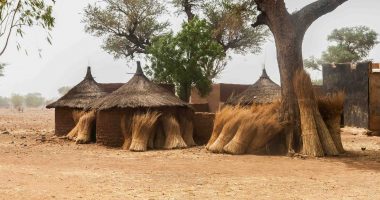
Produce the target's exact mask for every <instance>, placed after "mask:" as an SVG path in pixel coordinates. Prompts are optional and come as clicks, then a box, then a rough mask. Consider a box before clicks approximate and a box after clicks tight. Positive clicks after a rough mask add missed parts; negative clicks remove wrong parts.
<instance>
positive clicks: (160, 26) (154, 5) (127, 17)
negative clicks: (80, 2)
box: [83, 0, 169, 58]
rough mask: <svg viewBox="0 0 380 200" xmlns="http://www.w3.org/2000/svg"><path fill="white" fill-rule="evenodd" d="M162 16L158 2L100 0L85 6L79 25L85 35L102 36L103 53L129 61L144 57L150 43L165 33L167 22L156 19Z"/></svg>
mask: <svg viewBox="0 0 380 200" xmlns="http://www.w3.org/2000/svg"><path fill="white" fill-rule="evenodd" d="M164 13H165V7H164V6H163V4H162V3H161V1H160V0H100V4H94V5H91V4H89V5H88V6H87V8H86V9H85V15H84V20H83V22H84V23H85V30H86V32H87V33H90V34H93V35H94V36H97V37H104V44H103V46H102V48H103V49H104V50H105V51H106V52H108V53H110V54H112V55H113V56H114V57H115V58H133V57H134V56H135V54H145V53H146V48H147V46H149V45H150V43H151V41H150V40H151V39H152V38H153V37H156V36H158V35H161V34H162V33H163V32H165V30H166V28H167V27H168V26H169V23H168V22H166V21H164V22H159V20H158V19H157V18H160V17H161V16H162V14H164Z"/></svg>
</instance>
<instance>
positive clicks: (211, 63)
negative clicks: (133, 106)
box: [147, 18, 225, 102]
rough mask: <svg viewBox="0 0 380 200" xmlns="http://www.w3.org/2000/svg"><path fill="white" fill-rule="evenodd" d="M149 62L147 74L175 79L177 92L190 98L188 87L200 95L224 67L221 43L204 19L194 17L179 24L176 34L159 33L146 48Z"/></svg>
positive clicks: (165, 80) (170, 79)
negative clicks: (180, 25) (194, 88)
mask: <svg viewBox="0 0 380 200" xmlns="http://www.w3.org/2000/svg"><path fill="white" fill-rule="evenodd" d="M149 53H150V56H149V60H150V61H151V63H152V64H151V66H150V68H147V69H148V74H150V75H152V76H153V78H154V79H155V80H156V81H160V82H168V83H174V84H175V85H176V86H177V88H178V96H179V97H180V98H181V99H182V100H184V101H187V102H188V101H189V97H190V94H191V87H192V86H195V87H196V88H197V89H198V91H199V92H200V94H201V95H205V94H207V93H208V92H209V91H210V90H211V84H212V79H213V78H215V77H216V76H217V75H218V74H219V73H220V72H221V71H222V70H223V67H224V65H225V64H224V58H225V53H224V50H223V47H222V46H221V45H220V44H218V43H217V42H216V41H214V40H213V39H212V31H211V29H210V26H209V25H208V24H207V22H206V21H205V20H199V19H197V18H194V19H193V20H191V21H190V22H188V23H184V24H183V25H182V30H181V31H180V32H179V33H178V34H177V35H175V36H173V34H167V35H165V36H161V37H158V38H157V39H156V40H155V41H154V42H153V44H152V46H151V47H150V48H149Z"/></svg>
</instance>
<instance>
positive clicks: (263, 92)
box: [226, 68, 281, 105]
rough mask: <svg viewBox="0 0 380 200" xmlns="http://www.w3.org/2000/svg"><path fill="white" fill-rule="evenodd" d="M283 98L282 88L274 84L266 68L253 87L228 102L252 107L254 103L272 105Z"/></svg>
mask: <svg viewBox="0 0 380 200" xmlns="http://www.w3.org/2000/svg"><path fill="white" fill-rule="evenodd" d="M280 97H281V87H280V86H279V85H277V84H276V83H275V82H273V81H272V80H271V79H270V78H269V76H268V74H267V72H266V70H265V68H264V69H263V73H262V75H261V77H260V79H259V80H258V81H256V83H254V84H253V85H251V86H250V87H249V88H248V89H246V90H245V91H244V92H242V93H240V94H239V95H237V96H234V97H231V98H230V99H229V100H227V102H226V103H227V104H230V105H238V104H241V105H251V104H254V103H258V104H263V103H271V102H273V101H274V100H276V99H279V98H280Z"/></svg>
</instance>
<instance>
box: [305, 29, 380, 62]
mask: <svg viewBox="0 0 380 200" xmlns="http://www.w3.org/2000/svg"><path fill="white" fill-rule="evenodd" d="M377 37H378V34H377V33H376V32H375V31H374V30H372V29H370V28H369V27H366V26H356V27H345V28H341V29H335V30H333V32H332V33H331V34H330V35H329V36H328V38H327V40H328V41H329V42H332V43H334V44H333V45H330V46H328V48H327V50H326V51H324V52H323V53H322V57H321V58H320V59H318V58H315V57H313V56H312V57H310V58H308V59H305V60H304V65H305V67H306V68H311V69H320V66H321V64H323V63H348V62H360V61H364V60H366V59H367V57H368V55H369V53H370V51H371V50H372V49H373V47H374V46H375V45H376V44H378V43H379V42H378V41H377Z"/></svg>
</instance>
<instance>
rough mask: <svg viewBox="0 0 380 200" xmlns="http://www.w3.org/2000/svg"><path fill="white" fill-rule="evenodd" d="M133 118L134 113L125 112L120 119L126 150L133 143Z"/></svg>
mask: <svg viewBox="0 0 380 200" xmlns="http://www.w3.org/2000/svg"><path fill="white" fill-rule="evenodd" d="M132 120H133V115H132V114H131V113H125V114H123V116H122V117H121V120H120V127H121V132H122V134H123V136H124V143H123V147H122V148H123V149H124V150H129V147H130V146H131V143H132Z"/></svg>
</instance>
